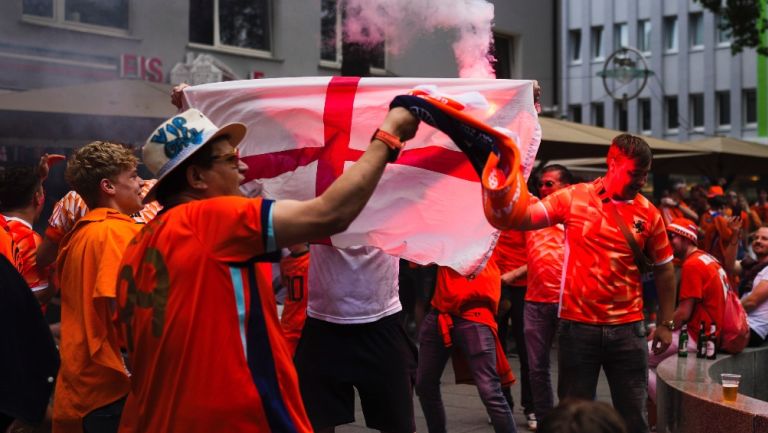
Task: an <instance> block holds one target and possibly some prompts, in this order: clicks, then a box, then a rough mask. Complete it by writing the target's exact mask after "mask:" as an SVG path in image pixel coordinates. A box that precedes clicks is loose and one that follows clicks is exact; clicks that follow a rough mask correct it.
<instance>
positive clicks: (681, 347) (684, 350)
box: [677, 323, 688, 358]
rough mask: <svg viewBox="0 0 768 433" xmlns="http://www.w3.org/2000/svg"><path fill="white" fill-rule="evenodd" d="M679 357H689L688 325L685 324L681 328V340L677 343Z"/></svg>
mask: <svg viewBox="0 0 768 433" xmlns="http://www.w3.org/2000/svg"><path fill="white" fill-rule="evenodd" d="M677 356H679V357H681V358H686V357H687V356H688V324H687V323H683V326H682V327H681V328H680V339H679V340H678V341H677Z"/></svg>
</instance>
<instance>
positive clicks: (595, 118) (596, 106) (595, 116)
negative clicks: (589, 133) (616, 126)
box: [592, 102, 605, 126]
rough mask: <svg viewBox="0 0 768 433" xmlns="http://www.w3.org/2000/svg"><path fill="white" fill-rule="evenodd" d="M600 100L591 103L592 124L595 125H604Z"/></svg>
mask: <svg viewBox="0 0 768 433" xmlns="http://www.w3.org/2000/svg"><path fill="white" fill-rule="evenodd" d="M604 109H605V108H604V106H603V103H602V102H595V103H592V124H593V125H595V126H605V116H604V115H605V113H604Z"/></svg>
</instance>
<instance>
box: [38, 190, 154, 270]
mask: <svg viewBox="0 0 768 433" xmlns="http://www.w3.org/2000/svg"><path fill="white" fill-rule="evenodd" d="M155 182H156V181H155V180H154V179H147V180H145V181H144V185H143V186H142V187H141V196H142V198H143V197H144V196H146V195H147V192H149V190H150V188H152V187H153V186H155ZM162 208H163V207H162V206H160V204H159V203H158V202H156V201H152V202H149V203H147V204H145V205H144V207H143V208H141V210H140V211H138V212H136V213H134V214H133V215H131V218H133V220H134V221H136V222H137V223H139V224H146V223H148V222H149V221H151V220H152V218H154V217H155V215H157V213H158V212H160V210H161V209H162ZM87 213H88V206H87V205H86V204H85V201H83V198H82V197H80V195H79V194H78V193H77V191H69V192H68V193H66V194H64V197H62V198H61V199H59V201H57V202H56V204H55V205H54V206H53V211H52V212H51V216H50V218H48V227H47V228H46V229H45V238H43V241H42V244H40V247H39V248H38V251H37V259H38V260H37V261H38V263H39V264H41V265H42V266H47V265H49V264H51V263H53V261H54V260H56V254H58V251H59V243H60V242H61V239H62V238H64V235H66V234H67V232H69V231H70V230H72V227H74V225H75V223H76V222H77V220H79V219H80V218H82V216H83V215H85V214H87Z"/></svg>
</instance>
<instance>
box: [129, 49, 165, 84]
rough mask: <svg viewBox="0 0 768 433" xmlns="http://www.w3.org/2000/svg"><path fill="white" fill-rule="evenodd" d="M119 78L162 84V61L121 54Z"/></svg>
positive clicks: (155, 58)
mask: <svg viewBox="0 0 768 433" xmlns="http://www.w3.org/2000/svg"><path fill="white" fill-rule="evenodd" d="M120 77H121V78H136V79H141V80H147V81H153V82H156V83H162V82H163V61H162V60H160V59H159V58H157V57H144V56H137V55H136V54H123V55H122V56H121V57H120Z"/></svg>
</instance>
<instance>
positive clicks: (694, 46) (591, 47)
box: [559, 0, 766, 143]
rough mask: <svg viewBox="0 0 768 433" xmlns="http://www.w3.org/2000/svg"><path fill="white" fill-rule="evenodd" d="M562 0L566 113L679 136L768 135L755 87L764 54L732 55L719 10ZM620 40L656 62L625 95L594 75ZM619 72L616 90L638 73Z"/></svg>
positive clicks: (661, 2) (663, 0) (687, 2)
mask: <svg viewBox="0 0 768 433" xmlns="http://www.w3.org/2000/svg"><path fill="white" fill-rule="evenodd" d="M560 5H561V8H562V20H561V22H560V29H561V30H560V42H561V44H562V46H563V49H562V53H561V56H560V82H561V85H562V98H561V105H560V107H559V111H560V115H561V116H563V117H567V118H568V119H570V120H573V121H576V122H581V123H587V124H592V125H598V126H605V127H608V128H613V129H620V130H624V131H628V132H634V133H644V134H647V135H652V136H654V137H659V138H665V139H670V140H677V141H687V140H693V139H697V138H702V137H703V136H712V135H724V136H731V137H735V138H740V139H744V140H750V141H758V142H763V143H766V139H765V137H764V136H763V137H760V135H765V134H764V133H762V132H761V131H760V130H759V128H758V123H761V124H762V123H763V122H761V121H760V118H759V117H760V116H759V114H758V105H759V104H758V93H759V92H760V93H762V92H764V89H763V88H762V87H764V86H765V83H762V84H760V80H758V75H759V74H758V62H759V61H764V59H763V60H761V59H760V58H759V57H758V56H757V55H756V53H755V50H745V51H743V52H742V53H740V54H737V55H735V56H734V55H732V54H731V46H730V36H729V35H728V34H726V33H725V32H722V31H721V30H719V29H718V22H719V17H718V16H716V15H714V14H712V13H711V12H709V11H708V10H706V9H704V8H702V6H701V4H700V3H698V2H696V1H693V0H647V1H631V0H561V2H560ZM621 47H632V48H635V49H637V51H639V52H641V53H642V54H643V55H644V58H645V60H646V63H647V65H648V69H649V70H650V71H651V75H650V76H649V77H648V79H647V83H646V85H645V87H644V88H643V90H642V91H641V92H640V93H639V95H638V97H636V98H634V99H631V100H629V101H628V102H626V103H623V102H621V101H620V100H616V99H614V98H613V97H611V96H610V95H609V93H608V91H607V90H606V89H605V86H604V83H603V78H602V77H601V76H599V75H598V74H599V73H600V72H601V71H603V69H604V65H605V63H606V59H608V58H609V57H610V56H611V54H612V53H613V52H615V50H618V49H619V48H621ZM611 67H612V65H609V66H608V69H610V68H611ZM613 79H614V78H612V77H609V78H608V79H607V80H608V82H607V84H608V86H609V88H611V89H617V90H618V91H617V92H616V93H617V94H618V97H619V98H621V96H622V95H623V93H628V94H632V93H634V92H635V91H636V90H637V89H638V87H637V86H638V84H637V82H638V81H639V80H638V79H636V80H632V81H631V82H629V83H628V84H624V83H621V82H620V83H616V82H612V81H611V80H613ZM611 86H612V87H611ZM759 87H760V89H759ZM760 129H762V128H760Z"/></svg>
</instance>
